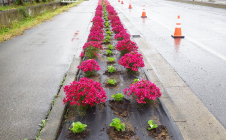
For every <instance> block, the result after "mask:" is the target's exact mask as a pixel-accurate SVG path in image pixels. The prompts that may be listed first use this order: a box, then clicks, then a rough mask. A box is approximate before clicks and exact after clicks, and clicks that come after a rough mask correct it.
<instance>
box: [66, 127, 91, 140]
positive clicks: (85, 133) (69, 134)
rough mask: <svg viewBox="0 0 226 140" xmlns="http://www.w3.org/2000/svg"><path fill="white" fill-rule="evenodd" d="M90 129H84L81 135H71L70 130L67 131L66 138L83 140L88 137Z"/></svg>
mask: <svg viewBox="0 0 226 140" xmlns="http://www.w3.org/2000/svg"><path fill="white" fill-rule="evenodd" d="M89 132H90V129H88V128H86V129H85V131H83V132H82V133H73V131H72V130H68V133H67V138H69V139H71V140H78V139H84V138H85V137H87V136H88V135H89Z"/></svg>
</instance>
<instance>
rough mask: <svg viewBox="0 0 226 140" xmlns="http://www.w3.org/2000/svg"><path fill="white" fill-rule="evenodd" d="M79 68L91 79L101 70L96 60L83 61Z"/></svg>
mask: <svg viewBox="0 0 226 140" xmlns="http://www.w3.org/2000/svg"><path fill="white" fill-rule="evenodd" d="M77 68H79V69H80V70H82V71H83V72H84V73H85V76H86V77H90V76H92V75H94V74H95V73H96V71H98V70H100V66H99V65H98V62H97V61H96V60H94V59H89V60H86V61H83V62H82V63H81V64H80V65H79V66H78V67H77Z"/></svg>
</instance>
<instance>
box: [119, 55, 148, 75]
mask: <svg viewBox="0 0 226 140" xmlns="http://www.w3.org/2000/svg"><path fill="white" fill-rule="evenodd" d="M119 64H120V65H122V66H124V67H125V68H126V69H127V71H128V72H129V73H131V74H133V73H136V72H137V71H138V68H139V67H144V61H143V56H142V55H141V54H139V53H137V52H131V53H127V54H125V55H124V56H123V57H122V58H121V59H120V60H119Z"/></svg>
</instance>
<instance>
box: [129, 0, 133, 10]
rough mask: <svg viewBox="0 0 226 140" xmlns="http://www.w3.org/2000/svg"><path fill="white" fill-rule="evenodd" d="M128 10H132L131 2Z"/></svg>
mask: <svg viewBox="0 0 226 140" xmlns="http://www.w3.org/2000/svg"><path fill="white" fill-rule="evenodd" d="M129 9H132V6H131V0H130V2H129Z"/></svg>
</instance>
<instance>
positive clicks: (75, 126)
mask: <svg viewBox="0 0 226 140" xmlns="http://www.w3.org/2000/svg"><path fill="white" fill-rule="evenodd" d="M85 127H87V125H86V124H82V123H81V122H79V121H78V122H74V123H72V128H69V129H70V130H72V131H73V133H81V132H83V131H85Z"/></svg>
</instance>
